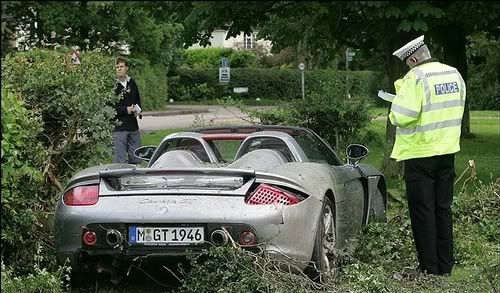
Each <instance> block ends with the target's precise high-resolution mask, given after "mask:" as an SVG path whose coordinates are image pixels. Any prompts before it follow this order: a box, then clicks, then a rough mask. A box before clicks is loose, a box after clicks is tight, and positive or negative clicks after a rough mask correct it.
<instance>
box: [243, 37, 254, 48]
mask: <svg viewBox="0 0 500 293" xmlns="http://www.w3.org/2000/svg"><path fill="white" fill-rule="evenodd" d="M243 39H244V42H243V46H244V48H245V49H248V50H250V49H253V41H254V35H253V34H249V35H245V36H244V37H243Z"/></svg>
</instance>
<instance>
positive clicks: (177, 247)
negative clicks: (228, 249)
mask: <svg viewBox="0 0 500 293" xmlns="http://www.w3.org/2000/svg"><path fill="white" fill-rule="evenodd" d="M223 142H231V145H230V146H229V147H221V146H222V145H223ZM223 148H227V149H231V148H232V149H233V151H232V153H231V154H230V155H231V156H233V155H234V159H227V155H225V154H223ZM359 149H362V148H360V147H358V150H359ZM136 154H137V155H138V156H139V157H141V158H143V159H146V160H149V163H148V166H147V167H144V168H138V167H137V166H134V165H128V164H110V165H102V166H94V167H91V168H87V169H85V170H82V171H80V172H79V173H77V174H76V175H75V176H74V177H73V178H72V179H70V181H69V182H68V184H67V186H66V189H65V191H64V193H63V194H62V195H61V200H60V201H59V204H58V207H57V210H56V220H55V231H56V235H55V236H56V237H55V238H56V252H57V259H58V261H59V262H60V263H61V264H62V263H65V261H67V260H69V264H70V265H71V266H73V269H74V271H75V272H85V271H96V270H97V268H98V267H99V266H106V265H107V266H109V267H110V269H113V267H115V266H116V263H127V262H130V261H132V259H134V258H136V257H141V258H153V257H155V258H156V257H159V258H161V257H173V256H175V257H178V256H181V257H182V256H184V255H187V254H190V253H199V252H201V251H202V249H205V248H208V247H210V246H212V245H226V244H228V243H229V242H230V241H231V239H232V240H233V241H235V242H236V243H238V244H239V245H241V246H242V247H243V248H245V249H252V250H255V251H266V252H268V253H269V254H270V255H271V256H273V257H276V258H286V259H289V260H291V261H293V263H294V264H295V265H296V267H297V268H298V269H300V270H303V269H307V268H310V267H311V264H312V265H313V266H316V267H319V268H318V270H319V271H321V270H325V269H329V263H328V262H329V259H330V258H333V257H334V251H332V250H336V249H342V248H343V247H344V246H345V244H346V240H347V239H348V238H349V237H352V236H354V235H355V234H356V233H357V232H358V231H359V230H360V229H361V227H362V226H363V225H365V224H366V223H367V222H368V221H369V220H370V219H376V217H378V218H381V217H385V210H386V205H387V203H386V202H387V200H386V189H385V180H384V177H383V174H381V173H380V172H379V171H377V170H376V169H375V168H373V167H372V166H369V165H366V164H358V162H357V161H356V160H355V161H352V162H351V163H346V164H344V163H342V162H341V161H340V160H339V159H338V156H337V155H336V154H335V153H334V151H333V150H332V149H331V147H330V146H329V145H328V144H327V143H326V142H325V141H324V140H323V139H321V138H320V137H319V136H317V135H316V134H315V133H314V132H312V131H311V130H309V129H305V128H297V127H286V126H237V127H221V128H200V129H194V130H191V131H188V132H180V133H175V134H172V135H169V136H167V137H165V138H164V139H163V141H162V142H161V143H160V145H159V146H158V147H142V148H140V149H138V150H137V151H136ZM365 155H366V154H365ZM135 227H149V228H152V229H150V230H152V231H147V233H151V234H147V235H150V236H151V237H149V238H145V237H148V236H147V235H146V236H144V233H146V232H144V231H145V230H141V232H140V233H142V234H141V236H140V237H143V238H142V239H143V240H144V239H148V240H147V241H149V242H147V243H146V244H144V245H136V243H135V242H131V241H130V239H129V237H131V236H130V235H132V234H130V233H131V232H130V231H129V229H135ZM192 227H198V228H199V229H202V231H203V233H204V235H203V239H204V241H201V242H196V243H195V241H193V240H192V239H193V238H192V237H193V236H192V235H190V234H189V235H187V236H186V237H191V238H190V239H191V241H188V240H184V242H183V241H182V240H179V241H178V239H177V236H176V237H175V238H168V237H167V233H178V232H179V233H181V234H182V232H184V234H188V233H191V232H189V231H190V230H193V231H194V229H192ZM200 227H201V228H200ZM198 228H197V229H198ZM174 230H175V232H174ZM183 230H185V231H183ZM137 231H139V230H137ZM200 231H201V230H200ZM157 232H158V233H157ZM162 233H163V234H162ZM134 235H135V234H134ZM161 235H164V236H161ZM176 235H177V234H176ZM134 237H135V236H134ZM138 237H139V236H138ZM162 237H163V238H162ZM198 237H200V235H198ZM167 238H168V239H170V240H169V241H171V242H168V243H166V242H161V241H166V240H164V239H167ZM182 238H183V239H184V236H183V237H182ZM160 239H163V240H160ZM172 239H175V242H174V241H173V240H172ZM144 241H146V240H144ZM155 241H157V242H155ZM177 241H178V242H177ZM327 246H328V247H331V248H332V249H330V250H328V251H327V250H325V251H323V249H322V248H318V247H327ZM333 248H334V249H333ZM321 257H323V258H324V257H326V259H328V261H327V263H326V264H325V263H324V261H323V260H321ZM106 258H107V259H108V260H109V259H111V260H112V261H107V262H106V261H103V259H106ZM111 263H112V264H113V265H111Z"/></svg>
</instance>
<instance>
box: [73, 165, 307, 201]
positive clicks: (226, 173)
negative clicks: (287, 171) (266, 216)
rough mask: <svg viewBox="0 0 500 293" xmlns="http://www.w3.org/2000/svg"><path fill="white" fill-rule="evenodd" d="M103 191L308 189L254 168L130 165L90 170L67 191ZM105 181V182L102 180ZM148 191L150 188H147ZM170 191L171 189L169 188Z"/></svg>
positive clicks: (175, 191) (302, 190) (222, 191)
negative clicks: (272, 186) (95, 186)
mask: <svg viewBox="0 0 500 293" xmlns="http://www.w3.org/2000/svg"><path fill="white" fill-rule="evenodd" d="M101 179H102V181H105V182H106V183H105V185H104V186H103V185H101V186H102V187H103V188H104V189H105V190H101V192H104V193H106V190H108V191H109V192H114V191H117V192H123V193H129V192H130V193H134V192H138V191H141V193H143V192H145V193H155V191H156V192H160V191H161V192H162V193H163V192H165V191H168V190H171V191H172V192H173V193H179V192H182V193H183V192H189V191H195V190H197V191H200V190H206V191H207V192H208V193H210V192H211V191H212V192H216V193H220V194H221V195H222V193H225V192H224V190H226V191H227V192H231V191H235V190H237V189H240V188H243V187H244V186H246V185H247V186H246V187H245V188H243V189H248V188H249V187H250V185H251V184H253V183H254V182H257V183H269V184H276V185H280V186H286V187H289V188H293V189H295V190H298V191H301V192H304V193H306V191H305V190H304V189H303V187H302V186H300V185H298V184H297V183H296V182H295V181H294V180H291V179H289V178H287V177H283V176H280V175H275V174H270V173H264V172H255V171H254V170H244V169H226V168H199V167H198V168H193V167H190V168H158V169H156V168H126V169H115V170H105V171H100V172H96V173H93V174H88V173H86V174H85V175H82V176H80V177H76V178H74V179H73V180H72V181H71V182H70V183H69V184H68V186H67V188H66V190H65V192H66V191H67V190H69V189H71V188H73V187H75V186H78V185H86V184H98V183H99V182H100V181H101ZM101 183H102V182H101ZM146 191H148V192H146ZM168 193H170V192H168Z"/></svg>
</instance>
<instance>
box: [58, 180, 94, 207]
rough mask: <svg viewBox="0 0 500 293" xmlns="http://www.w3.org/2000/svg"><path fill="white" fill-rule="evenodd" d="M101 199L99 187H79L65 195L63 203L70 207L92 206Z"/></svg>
mask: <svg viewBox="0 0 500 293" xmlns="http://www.w3.org/2000/svg"><path fill="white" fill-rule="evenodd" d="M98 199H99V185H84V186H77V187H75V188H72V189H70V190H68V191H67V192H66V193H65V194H64V195H63V202H64V204H65V205H68V206H90V205H94V204H96V203H97V200H98Z"/></svg>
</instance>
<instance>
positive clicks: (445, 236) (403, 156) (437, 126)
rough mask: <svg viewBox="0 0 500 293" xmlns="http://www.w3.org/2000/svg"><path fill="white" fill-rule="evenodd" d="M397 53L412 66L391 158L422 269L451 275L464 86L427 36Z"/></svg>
mask: <svg viewBox="0 0 500 293" xmlns="http://www.w3.org/2000/svg"><path fill="white" fill-rule="evenodd" d="M393 55H395V56H397V57H398V58H399V59H401V60H402V61H403V62H405V63H406V65H408V66H409V68H410V71H409V72H408V73H407V74H406V75H405V76H404V77H403V78H402V79H399V80H397V81H396V82H395V83H394V86H395V88H396V95H395V97H394V99H393V100H392V105H391V111H390V113H389V119H390V121H391V123H392V124H393V125H395V126H396V140H395V143H394V148H393V150H392V153H391V158H394V159H396V160H397V161H403V162H404V180H405V185H406V196H407V198H408V208H409V211H410V218H411V226H412V232H413V237H414V241H415V246H416V249H417V256H418V262H419V269H420V270H421V271H422V272H425V273H429V274H438V275H449V274H451V270H452V267H453V263H454V259H453V230H452V218H451V203H452V199H453V180H454V177H455V169H454V160H455V158H454V156H455V153H456V152H458V151H459V150H460V132H461V122H462V116H463V112H464V105H465V92H466V89H465V82H464V80H463V79H462V76H461V75H460V73H459V72H458V71H457V69H456V68H453V67H451V66H448V65H446V64H442V63H439V62H437V61H436V60H433V59H432V58H431V54H430V52H429V49H428V48H427V46H426V45H425V44H424V36H420V37H418V38H416V39H414V40H412V41H410V42H409V43H407V44H406V45H404V46H403V47H401V48H400V49H398V50H396V51H395V52H394V53H393Z"/></svg>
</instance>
